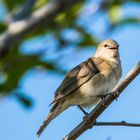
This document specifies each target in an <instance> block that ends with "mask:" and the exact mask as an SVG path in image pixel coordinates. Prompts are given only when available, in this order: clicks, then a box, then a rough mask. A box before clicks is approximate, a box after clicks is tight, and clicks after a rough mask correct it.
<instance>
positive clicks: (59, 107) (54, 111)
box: [37, 103, 68, 137]
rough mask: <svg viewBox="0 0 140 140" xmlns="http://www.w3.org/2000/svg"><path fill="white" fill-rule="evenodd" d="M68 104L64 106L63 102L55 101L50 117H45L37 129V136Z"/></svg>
mask: <svg viewBox="0 0 140 140" xmlns="http://www.w3.org/2000/svg"><path fill="white" fill-rule="evenodd" d="M66 108H68V106H67V107H66V106H63V105H62V104H61V103H55V104H54V105H53V107H52V109H51V111H50V113H49V114H48V117H47V118H46V119H45V121H44V122H43V124H42V125H41V126H40V128H39V130H38V131H37V136H38V137H39V136H40V135H41V134H42V132H43V131H44V129H45V128H46V127H47V126H48V124H49V123H50V122H51V121H52V120H53V119H54V118H55V117H57V116H58V115H59V114H60V113H62V112H63V111H64V110H65V109H66Z"/></svg>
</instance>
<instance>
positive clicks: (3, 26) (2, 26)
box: [0, 22, 6, 33]
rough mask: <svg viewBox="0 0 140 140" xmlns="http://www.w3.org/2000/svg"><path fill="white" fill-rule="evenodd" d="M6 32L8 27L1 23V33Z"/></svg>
mask: <svg viewBox="0 0 140 140" xmlns="http://www.w3.org/2000/svg"><path fill="white" fill-rule="evenodd" d="M5 30H6V25H5V24H4V23H2V22H0V33H2V32H4V31H5Z"/></svg>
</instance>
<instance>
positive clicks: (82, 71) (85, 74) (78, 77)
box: [51, 58, 99, 104]
mask: <svg viewBox="0 0 140 140" xmlns="http://www.w3.org/2000/svg"><path fill="white" fill-rule="evenodd" d="M97 73H99V70H98V68H97V67H96V64H95V63H94V59H93V58H89V59H88V60H86V61H84V62H82V63H81V64H79V65H77V66H76V67H75V68H73V69H72V70H71V71H70V72H69V73H68V74H67V75H66V76H65V78H64V80H63V82H62V83H61V85H60V86H59V87H58V89H57V90H56V92H55V98H54V100H53V102H52V103H55V102H57V101H59V100H60V99H62V98H63V97H65V96H67V95H69V94H70V93H71V92H73V91H74V90H76V89H77V88H79V87H80V86H82V85H83V84H84V83H85V82H87V81H88V80H89V79H90V78H91V77H93V76H94V75H96V74H97ZM52 103H51V104H52Z"/></svg>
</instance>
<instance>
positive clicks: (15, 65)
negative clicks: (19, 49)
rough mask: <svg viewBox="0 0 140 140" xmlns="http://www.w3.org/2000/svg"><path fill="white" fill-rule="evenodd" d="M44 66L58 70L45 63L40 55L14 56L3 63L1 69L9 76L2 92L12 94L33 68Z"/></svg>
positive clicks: (1, 87) (0, 90)
mask: <svg viewBox="0 0 140 140" xmlns="http://www.w3.org/2000/svg"><path fill="white" fill-rule="evenodd" d="M36 66H42V67H43V68H45V69H47V70H56V69H57V68H56V66H55V65H53V64H52V63H48V62H43V61H41V60H40V56H38V55H21V54H18V53H17V54H16V53H15V54H14V55H13V54H12V55H11V57H10V56H8V57H7V58H6V59H4V60H3V61H1V65H0V69H1V71H4V72H5V73H6V74H7V80H6V82H4V83H3V84H2V85H1V86H0V92H10V91H11V90H13V89H15V88H16V87H17V86H18V83H19V81H20V78H21V77H22V76H23V75H24V74H25V73H26V72H27V71H28V70H30V69H31V68H33V67H36Z"/></svg>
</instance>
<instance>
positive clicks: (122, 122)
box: [94, 121, 140, 127]
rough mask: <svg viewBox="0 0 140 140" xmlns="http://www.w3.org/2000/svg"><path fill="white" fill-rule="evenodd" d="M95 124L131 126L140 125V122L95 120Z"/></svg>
mask: <svg viewBox="0 0 140 140" xmlns="http://www.w3.org/2000/svg"><path fill="white" fill-rule="evenodd" d="M94 126H130V127H140V124H138V123H128V122H126V121H121V122H95V123H94Z"/></svg>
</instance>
